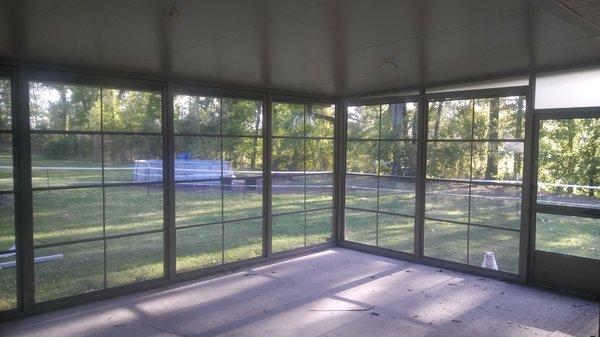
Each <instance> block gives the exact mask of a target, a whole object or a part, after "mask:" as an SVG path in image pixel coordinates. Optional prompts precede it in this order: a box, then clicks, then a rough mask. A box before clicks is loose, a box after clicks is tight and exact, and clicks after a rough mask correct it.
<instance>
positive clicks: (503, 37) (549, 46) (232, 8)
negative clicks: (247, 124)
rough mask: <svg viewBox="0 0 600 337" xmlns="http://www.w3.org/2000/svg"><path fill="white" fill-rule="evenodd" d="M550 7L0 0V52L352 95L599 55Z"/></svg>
mask: <svg viewBox="0 0 600 337" xmlns="http://www.w3.org/2000/svg"><path fill="white" fill-rule="evenodd" d="M551 1H552V2H553V1H554V0H503V1H496V0H453V1H447V0H407V1H396V0H375V1H359V0H307V1H297V0H257V1H249V0H222V1H183V0H171V1H168V0H104V1H95V0H47V1H41V0H37V1H32V0H20V1H17V0H5V1H1V2H0V57H5V58H11V59H26V60H32V61H41V62H50V63H58V64H61V65H74V66H84V67H93V68H99V69H108V70H122V71H134V72H143V73H148V74H162V75H173V76H178V77H186V78H193V79H199V80H205V81H214V82H222V83H231V84H241V85H249V86H256V87H266V88H275V89H282V90H290V91H298V92H304V93H314V94H325V95H347V94H356V93H361V92H373V91H377V90H388V89H395V88H402V87H406V86H411V85H418V84H422V83H435V82H440V81H450V80H457V79H464V78H470V77H479V76H483V75H488V74H497V73H501V72H512V71H517V70H524V69H527V68H529V67H542V66H543V67H548V66H556V65H565V64H573V63H582V62H589V61H594V60H599V59H600V44H599V41H598V39H597V36H598V34H599V32H597V31H594V30H590V28H589V26H585V27H584V25H580V24H578V22H579V21H578V20H577V18H571V17H567V16H565V13H564V12H561V13H557V12H556V11H554V10H553V8H556V6H549V5H548V4H549V2H551Z"/></svg>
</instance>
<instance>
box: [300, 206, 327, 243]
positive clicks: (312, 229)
mask: <svg viewBox="0 0 600 337" xmlns="http://www.w3.org/2000/svg"><path fill="white" fill-rule="evenodd" d="M332 235H333V210H331V209H327V210H323V211H316V212H306V245H307V246H310V245H315V244H319V243H325V242H329V241H332V239H333V236H332Z"/></svg>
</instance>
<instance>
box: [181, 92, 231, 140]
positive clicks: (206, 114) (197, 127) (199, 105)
mask: <svg viewBox="0 0 600 337" xmlns="http://www.w3.org/2000/svg"><path fill="white" fill-rule="evenodd" d="M173 107H174V111H173V117H174V129H175V133H194V134H212V135H214V134H219V133H220V132H221V116H220V115H221V101H220V99H219V98H217V97H203V96H188V95H176V96H175V98H174V99H173Z"/></svg>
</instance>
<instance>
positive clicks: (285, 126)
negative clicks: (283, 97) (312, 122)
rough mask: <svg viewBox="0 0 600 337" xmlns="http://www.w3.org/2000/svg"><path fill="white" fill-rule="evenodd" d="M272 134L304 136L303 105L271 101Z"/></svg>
mask: <svg viewBox="0 0 600 337" xmlns="http://www.w3.org/2000/svg"><path fill="white" fill-rule="evenodd" d="M272 115H273V116H272V121H271V124H272V126H271V128H272V135H273V136H296V137H302V136H304V105H302V104H288V103H273V113H272Z"/></svg>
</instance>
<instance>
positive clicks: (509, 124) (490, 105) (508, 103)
mask: <svg viewBox="0 0 600 337" xmlns="http://www.w3.org/2000/svg"><path fill="white" fill-rule="evenodd" d="M525 109H526V104H525V96H512V97H495V98H484V99H476V100H475V116H474V121H475V124H474V126H473V129H474V130H473V137H474V138H476V139H523V137H524V129H523V126H524V125H525Z"/></svg>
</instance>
